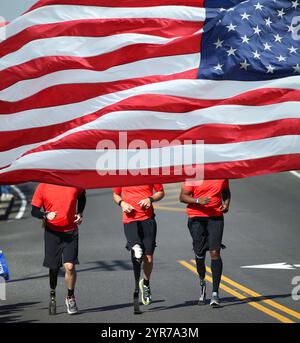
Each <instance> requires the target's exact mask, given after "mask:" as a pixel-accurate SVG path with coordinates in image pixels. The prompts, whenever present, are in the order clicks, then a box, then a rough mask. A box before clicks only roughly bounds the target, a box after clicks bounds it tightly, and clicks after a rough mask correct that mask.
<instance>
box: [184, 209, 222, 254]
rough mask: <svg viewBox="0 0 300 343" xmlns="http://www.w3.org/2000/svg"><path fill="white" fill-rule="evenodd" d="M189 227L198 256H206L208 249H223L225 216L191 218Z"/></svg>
mask: <svg viewBox="0 0 300 343" xmlns="http://www.w3.org/2000/svg"><path fill="white" fill-rule="evenodd" d="M188 228H189V230H190V234H191V236H192V239H193V248H194V252H195V254H196V255H197V256H199V257H201V256H204V255H205V253H206V251H208V250H209V251H212V250H220V249H221V245H222V238H223V229H224V218H223V216H222V217H193V218H189V220H188Z"/></svg>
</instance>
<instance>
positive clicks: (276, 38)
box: [273, 33, 282, 43]
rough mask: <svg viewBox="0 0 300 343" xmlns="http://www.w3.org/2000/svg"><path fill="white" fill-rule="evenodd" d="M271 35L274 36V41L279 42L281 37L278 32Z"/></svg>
mask: <svg viewBox="0 0 300 343" xmlns="http://www.w3.org/2000/svg"><path fill="white" fill-rule="evenodd" d="M273 36H274V38H275V42H279V43H281V40H282V37H280V36H279V34H278V33H277V35H273Z"/></svg>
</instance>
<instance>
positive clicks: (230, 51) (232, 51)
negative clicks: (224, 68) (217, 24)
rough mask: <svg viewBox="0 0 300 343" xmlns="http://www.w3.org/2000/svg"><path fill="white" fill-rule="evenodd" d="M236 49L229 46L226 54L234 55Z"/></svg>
mask: <svg viewBox="0 0 300 343" xmlns="http://www.w3.org/2000/svg"><path fill="white" fill-rule="evenodd" d="M236 50H237V49H233V47H232V46H231V47H230V49H229V50H227V54H228V56H231V55H233V56H235V52H236Z"/></svg>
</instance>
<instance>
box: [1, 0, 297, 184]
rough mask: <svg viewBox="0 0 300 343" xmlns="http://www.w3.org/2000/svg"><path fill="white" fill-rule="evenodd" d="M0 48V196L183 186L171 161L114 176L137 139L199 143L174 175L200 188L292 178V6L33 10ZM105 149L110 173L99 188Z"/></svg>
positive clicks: (88, 2)
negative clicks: (42, 189) (26, 188)
mask: <svg viewBox="0 0 300 343" xmlns="http://www.w3.org/2000/svg"><path fill="white" fill-rule="evenodd" d="M0 37H5V39H4V40H3V41H2V42H1V43H0V151H1V152H0V183H2V184H5V183H20V182H25V181H43V182H49V183H56V184H65V185H74V186H79V187H85V188H96V187H111V186H117V185H134V184H145V183H149V182H153V183H156V182H174V181H181V180H184V179H185V178H186V175H185V174H184V173H181V174H180V173H178V169H177V167H178V166H177V165H176V161H175V160H171V161H169V163H168V162H167V163H165V162H164V161H161V160H160V159H158V160H155V161H152V160H151V159H149V158H146V159H145V158H144V159H142V162H141V163H140V164H139V165H138V167H136V172H137V173H135V174H134V173H126V171H128V169H130V168H129V167H128V165H126V164H125V162H124V163H123V162H122V161H125V160H127V161H128V156H131V155H132V154H133V153H134V152H136V150H137V148H136V146H135V147H134V148H133V147H131V146H130V143H131V142H133V141H135V140H137V139H138V140H142V141H143V142H145V143H147V144H148V145H147V146H145V147H143V146H142V147H141V149H139V150H140V152H139V153H141V154H144V155H145V153H146V152H147V153H149V152H151V153H154V154H158V153H159V152H160V151H162V150H163V149H166V148H168V147H170V145H172V144H168V143H166V142H172V141H174V140H176V141H177V144H179V145H180V143H183V142H185V141H189V142H190V145H189V147H188V149H190V148H193V147H195V146H197V141H198V140H203V141H204V143H205V144H204V161H198V160H197V159H192V160H189V161H188V162H186V164H189V165H190V166H193V167H195V166H199V168H200V166H203V165H204V171H205V177H206V178H241V177H247V176H252V175H259V174H265V173H273V172H280V171H285V170H292V169H300V103H299V100H300V44H299V42H300V3H299V0H295V1H288V0H284V1H280V0H276V1H275V0H274V1H272V0H268V1H263V0H260V1H258V0H255V1H252V0H249V1H243V2H241V1H229V0H222V1H219V0H206V1H204V0H142V1H141V0H118V1H117V0H40V1H38V2H37V3H36V5H34V6H33V7H32V8H31V9H30V10H29V11H28V12H26V13H25V14H23V15H22V16H20V17H19V18H17V19H15V20H13V21H12V22H10V23H9V24H7V25H5V26H4V27H0ZM125 132H126V133H127V137H126V139H127V145H126V146H123V145H121V144H120V139H119V136H120V133H125ZM104 140H105V141H110V142H112V143H114V144H115V146H112V147H111V148H110V147H109V146H108V150H107V151H106V153H107V154H108V155H107V156H109V160H112V159H113V158H114V157H116V156H117V160H118V163H117V164H116V165H114V164H113V163H112V164H110V163H108V165H107V167H106V169H105V168H104V169H105V170H102V171H106V172H107V171H109V172H108V173H106V174H105V173H103V174H102V175H99V172H98V171H99V170H98V171H97V169H99V168H97V161H98V160H99V149H97V144H98V143H99V141H104ZM153 140H157V141H160V143H159V144H158V146H157V147H155V148H153V147H152V146H150V142H152V141H153ZM178 142H179V143H178ZM171 148H172V149H173V150H174V151H175V153H176V149H177V148H178V146H174V144H173V145H172V147H171ZM147 156H149V155H147ZM152 156H153V154H152ZM193 156H194V155H193ZM122 163H123V164H122ZM165 167H169V168H170V171H171V172H170V173H169V174H167V173H164V172H163V168H165ZM150 168H151V169H153V170H156V172H155V173H150V175H149V173H148V174H147V173H145V171H149V169H150ZM185 170H188V169H185ZM124 171H125V173H124Z"/></svg>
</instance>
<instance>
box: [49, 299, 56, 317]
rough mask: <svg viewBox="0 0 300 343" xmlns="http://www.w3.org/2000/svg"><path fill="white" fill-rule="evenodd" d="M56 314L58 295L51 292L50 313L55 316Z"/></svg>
mask: <svg viewBox="0 0 300 343" xmlns="http://www.w3.org/2000/svg"><path fill="white" fill-rule="evenodd" d="M55 314H56V297H55V295H53V294H50V301H49V315H50V316H53V315H55Z"/></svg>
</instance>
